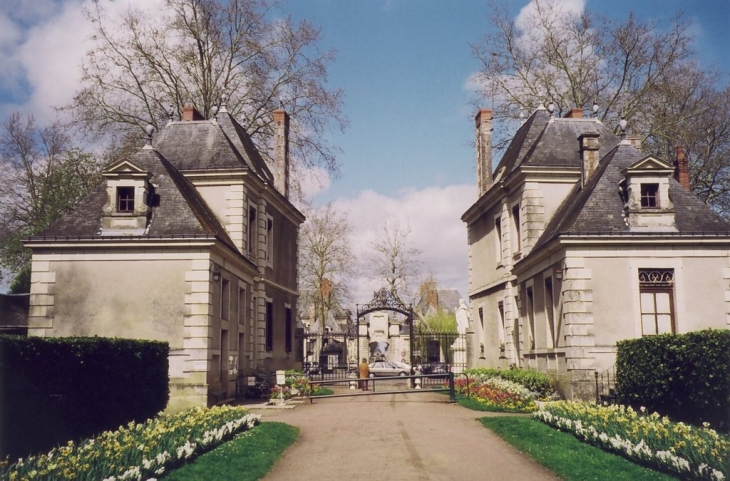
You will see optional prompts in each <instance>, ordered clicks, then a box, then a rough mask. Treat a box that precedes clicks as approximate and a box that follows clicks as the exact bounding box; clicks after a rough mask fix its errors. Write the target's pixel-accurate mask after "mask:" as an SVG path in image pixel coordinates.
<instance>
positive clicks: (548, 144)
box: [495, 109, 618, 175]
mask: <svg viewBox="0 0 730 481" xmlns="http://www.w3.org/2000/svg"><path fill="white" fill-rule="evenodd" d="M588 132H596V133H598V134H599V136H600V137H599V145H600V148H599V156H600V157H603V156H605V155H606V154H608V152H609V151H610V150H611V148H613V147H614V146H615V145H616V143H617V142H618V139H617V138H616V136H615V135H614V133H613V132H612V131H611V129H609V128H608V127H606V126H605V125H603V123H602V122H600V121H598V120H597V119H589V118H551V116H550V114H549V113H548V111H547V110H544V109H538V110H536V111H535V112H534V113H533V114H532V115H531V116H530V118H529V119H527V121H526V122H525V123H524V124H523V125H522V126H521V127H520V128H519V130H517V133H516V134H515V136H514V138H513V139H512V141H511V142H510V145H509V146H508V147H507V150H506V151H505V153H504V155H503V156H502V159H501V160H500V162H499V164H498V165H497V168H496V169H495V173H498V172H499V171H500V170H502V169H503V168H504V170H505V174H504V175H508V174H509V173H511V172H513V171H515V170H516V169H517V168H519V167H520V166H537V167H548V166H550V167H575V168H579V167H580V165H581V154H580V145H579V143H578V137H580V136H581V135H582V134H585V133H588Z"/></svg>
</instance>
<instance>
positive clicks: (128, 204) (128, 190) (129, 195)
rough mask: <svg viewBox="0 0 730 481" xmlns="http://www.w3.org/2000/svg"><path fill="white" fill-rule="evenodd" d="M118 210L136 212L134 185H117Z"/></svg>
mask: <svg viewBox="0 0 730 481" xmlns="http://www.w3.org/2000/svg"><path fill="white" fill-rule="evenodd" d="M117 212H134V187H117Z"/></svg>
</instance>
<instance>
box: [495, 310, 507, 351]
mask: <svg viewBox="0 0 730 481" xmlns="http://www.w3.org/2000/svg"><path fill="white" fill-rule="evenodd" d="M497 314H498V315H499V319H498V320H499V325H498V326H497V338H498V339H499V352H500V354H504V341H505V328H504V302H502V301H499V302H498V303H497Z"/></svg>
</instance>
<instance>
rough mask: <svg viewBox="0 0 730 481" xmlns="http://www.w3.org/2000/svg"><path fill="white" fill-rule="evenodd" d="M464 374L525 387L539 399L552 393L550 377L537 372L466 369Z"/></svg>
mask: <svg viewBox="0 0 730 481" xmlns="http://www.w3.org/2000/svg"><path fill="white" fill-rule="evenodd" d="M464 373H465V374H467V375H469V376H472V375H473V376H482V377H499V378H502V379H506V380H508V381H512V382H514V383H517V384H520V385H522V386H525V387H526V388H527V389H529V390H530V391H532V392H536V393H538V394H539V397H540V398H544V397H548V396H550V395H551V394H552V393H553V382H552V380H551V379H550V376H548V375H547V374H543V373H541V372H538V371H523V370H521V369H508V370H501V369H487V368H473V369H466V370H465V371H464Z"/></svg>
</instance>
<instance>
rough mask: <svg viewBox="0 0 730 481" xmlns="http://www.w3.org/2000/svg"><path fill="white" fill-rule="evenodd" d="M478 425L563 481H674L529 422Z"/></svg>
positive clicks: (492, 420)
mask: <svg viewBox="0 0 730 481" xmlns="http://www.w3.org/2000/svg"><path fill="white" fill-rule="evenodd" d="M479 421H480V422H481V423H482V424H483V425H484V426H486V427H487V428H489V429H491V430H492V431H494V432H495V433H496V434H497V435H498V436H500V437H501V438H502V439H504V440H505V441H507V442H508V443H509V444H511V445H512V446H514V447H515V448H517V449H518V450H520V451H521V452H523V453H525V454H527V455H528V456H529V457H531V458H532V459H534V460H535V461H536V462H537V463H539V464H541V465H543V466H545V467H546V468H547V469H549V470H550V471H552V472H554V473H555V474H557V475H558V476H560V478H561V479H563V480H566V481H588V480H601V481H604V480H607V479H628V480H632V481H634V480H673V479H676V478H674V477H672V476H669V475H667V474H664V473H660V472H657V471H653V470H651V469H648V468H644V467H642V466H639V465H638V464H634V463H632V462H631V461H629V460H627V459H624V458H622V457H620V456H617V455H615V454H611V453H608V452H606V451H603V450H601V449H599V448H597V447H595V446H591V445H589V444H585V443H582V442H580V441H579V440H578V439H576V438H575V437H574V436H573V435H572V434H568V433H564V432H561V431H558V430H556V429H553V428H551V427H550V426H547V425H546V424H543V423H541V422H540V421H537V420H535V419H532V418H523V417H512V416H505V417H489V418H482V419H480V420H479Z"/></svg>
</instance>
